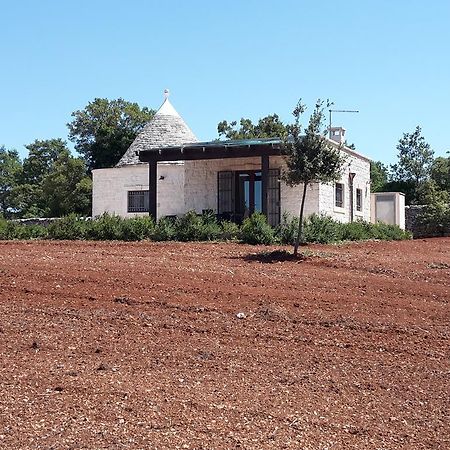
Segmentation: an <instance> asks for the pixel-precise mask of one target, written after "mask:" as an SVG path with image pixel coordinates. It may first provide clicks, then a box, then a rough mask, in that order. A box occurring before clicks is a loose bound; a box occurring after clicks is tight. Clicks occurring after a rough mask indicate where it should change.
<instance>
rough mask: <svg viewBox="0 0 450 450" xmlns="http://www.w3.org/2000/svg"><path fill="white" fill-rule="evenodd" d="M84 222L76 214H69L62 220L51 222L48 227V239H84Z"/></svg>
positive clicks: (85, 226) (85, 225)
mask: <svg viewBox="0 0 450 450" xmlns="http://www.w3.org/2000/svg"><path fill="white" fill-rule="evenodd" d="M86 228H87V224H86V220H85V219H82V218H80V217H78V216H77V215H76V214H69V215H68V216H66V217H63V218H62V219H59V220H56V221H55V222H52V223H51V224H50V225H49V226H48V229H47V231H48V237H49V238H50V239H61V240H62V239H68V240H76V239H84V238H85V237H86Z"/></svg>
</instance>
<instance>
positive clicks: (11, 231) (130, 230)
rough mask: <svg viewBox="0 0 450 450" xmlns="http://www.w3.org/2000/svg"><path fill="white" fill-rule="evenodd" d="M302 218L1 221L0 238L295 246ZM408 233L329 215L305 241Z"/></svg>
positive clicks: (309, 224) (309, 229) (318, 219)
mask: <svg viewBox="0 0 450 450" xmlns="http://www.w3.org/2000/svg"><path fill="white" fill-rule="evenodd" d="M297 227H298V219H295V218H294V219H290V218H289V217H287V216H284V217H283V220H282V222H281V224H280V225H278V226H277V227H275V228H272V227H271V226H270V225H268V224H267V221H266V218H265V216H263V215H262V214H259V213H255V214H253V215H252V216H251V217H249V218H247V219H245V220H244V222H243V224H242V225H241V226H238V225H236V224H235V223H233V222H227V221H221V222H219V221H217V220H216V217H215V216H214V215H213V214H203V215H197V214H196V213H195V212H193V211H190V212H188V213H187V214H185V215H184V216H181V217H178V218H176V219H170V218H162V219H160V220H158V221H157V222H155V221H154V220H153V219H152V218H151V217H136V218H132V219H124V218H121V217H118V216H111V215H108V214H104V215H102V216H100V217H98V218H96V219H93V220H90V219H89V220H87V219H83V218H80V217H77V216H76V215H73V214H72V215H69V216H66V217H63V218H62V219H60V220H57V221H55V222H52V223H51V224H50V225H48V226H47V227H45V226H42V225H23V224H20V223H17V222H9V221H6V220H4V219H0V239H60V240H64V239H68V240H98V241H104V240H122V241H140V240H144V239H148V240H152V241H171V240H173V241H226V240H240V241H242V242H245V243H248V244H264V245H269V244H277V243H278V244H292V243H293V242H294V240H295V236H296V233H297ZM410 238H411V235H410V233H408V232H405V231H403V230H401V229H400V228H399V227H397V226H392V225H386V224H381V223H380V224H371V223H367V222H353V223H340V222H337V221H335V220H333V219H332V218H330V217H327V216H319V215H312V216H310V217H308V218H307V219H306V221H305V224H304V240H305V241H306V242H317V243H324V244H325V243H334V242H340V241H346V240H349V241H357V240H365V239H380V240H401V239H410Z"/></svg>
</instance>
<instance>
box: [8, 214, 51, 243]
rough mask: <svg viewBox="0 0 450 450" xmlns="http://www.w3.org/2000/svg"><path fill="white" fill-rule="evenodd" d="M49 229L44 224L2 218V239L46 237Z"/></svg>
mask: <svg viewBox="0 0 450 450" xmlns="http://www.w3.org/2000/svg"><path fill="white" fill-rule="evenodd" d="M46 237H47V229H46V228H45V227H43V226H42V225H23V224H21V223H18V222H11V221H8V220H6V219H3V218H0V239H1V240H7V239H45V238H46Z"/></svg>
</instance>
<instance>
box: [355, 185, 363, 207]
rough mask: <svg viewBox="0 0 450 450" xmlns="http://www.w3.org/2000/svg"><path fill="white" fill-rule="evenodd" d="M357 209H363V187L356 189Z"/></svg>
mask: <svg viewBox="0 0 450 450" xmlns="http://www.w3.org/2000/svg"><path fill="white" fill-rule="evenodd" d="M356 211H362V189H356Z"/></svg>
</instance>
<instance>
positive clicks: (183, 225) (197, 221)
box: [175, 211, 221, 241]
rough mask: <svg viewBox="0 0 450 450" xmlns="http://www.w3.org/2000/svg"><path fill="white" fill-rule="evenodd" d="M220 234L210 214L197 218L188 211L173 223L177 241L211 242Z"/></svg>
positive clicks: (197, 216) (194, 213) (217, 225)
mask: <svg viewBox="0 0 450 450" xmlns="http://www.w3.org/2000/svg"><path fill="white" fill-rule="evenodd" d="M220 233H221V229H220V226H219V224H218V223H217V221H216V218H215V216H214V215H213V214H212V213H205V214H202V215H201V216H199V215H198V214H197V213H196V212H195V211H189V212H187V213H186V214H185V215H183V216H181V217H178V218H177V220H176V221H175V236H176V239H177V240H179V241H212V240H215V239H218V238H219V236H220Z"/></svg>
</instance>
